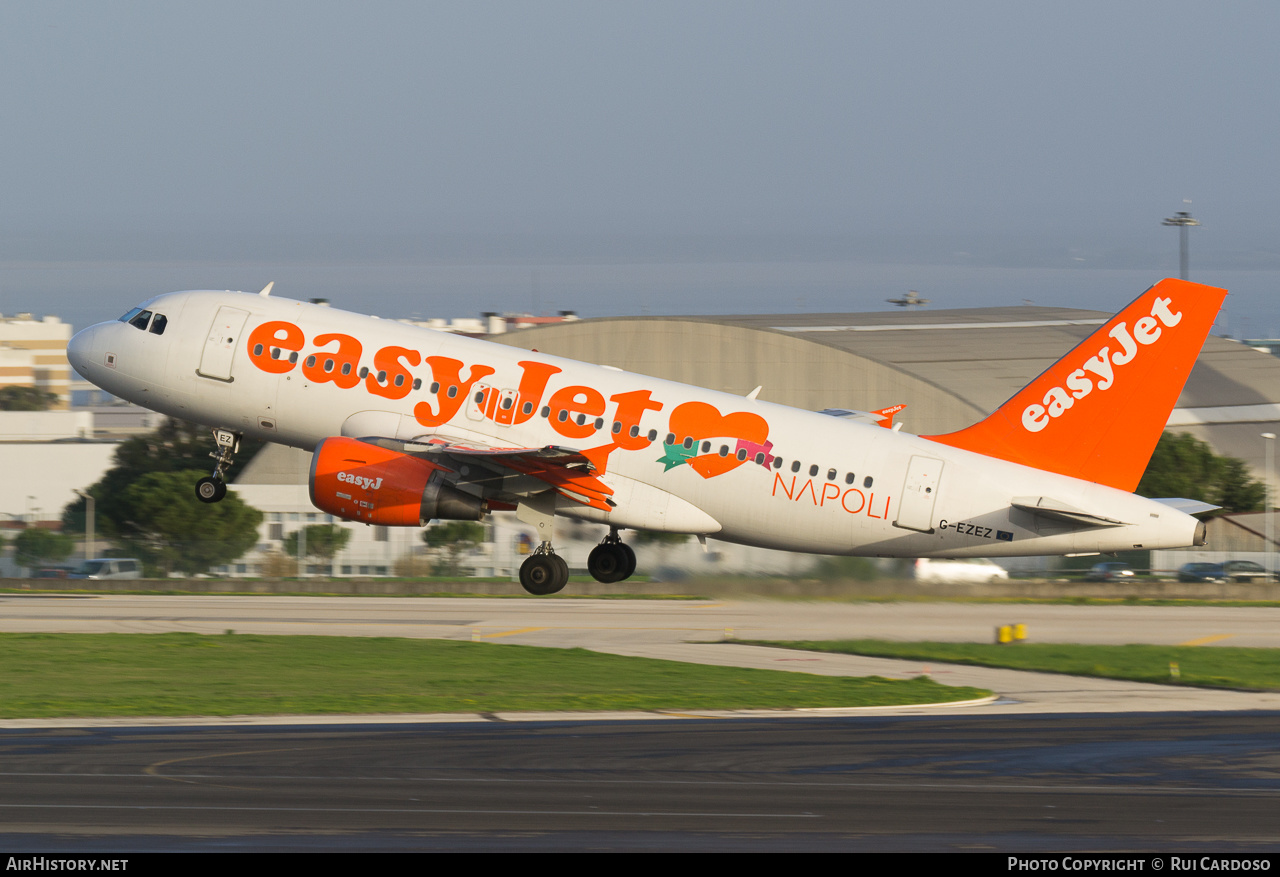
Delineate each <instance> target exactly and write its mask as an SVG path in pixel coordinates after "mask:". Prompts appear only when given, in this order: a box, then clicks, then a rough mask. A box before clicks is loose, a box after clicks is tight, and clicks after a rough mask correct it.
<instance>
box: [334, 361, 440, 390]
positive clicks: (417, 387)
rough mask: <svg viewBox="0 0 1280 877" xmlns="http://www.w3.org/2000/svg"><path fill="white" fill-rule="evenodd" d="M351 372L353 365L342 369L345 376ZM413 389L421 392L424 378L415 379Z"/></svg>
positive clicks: (347, 365)
mask: <svg viewBox="0 0 1280 877" xmlns="http://www.w3.org/2000/svg"><path fill="white" fill-rule="evenodd" d="M350 371H351V363H347V364H346V365H344V366H343V367H342V373H343V374H344V375H345V374H347V373H348V372H350ZM413 388H414V389H415V390H421V389H422V378H414V379H413Z"/></svg>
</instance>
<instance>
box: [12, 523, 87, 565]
mask: <svg viewBox="0 0 1280 877" xmlns="http://www.w3.org/2000/svg"><path fill="white" fill-rule="evenodd" d="M75 544H76V543H75V540H74V539H72V538H71V537H70V536H68V535H67V534H66V533H55V532H54V531H52V530H42V529H40V528H39V527H29V528H27V529H26V530H23V531H22V532H21V533H19V534H18V537H17V538H16V539H14V540H13V559H14V560H15V561H17V563H18V565H19V566H26V567H37V566H43V565H44V564H45V563H48V562H52V563H58V562H60V561H63V560H66V559H67V558H68V557H70V556H71V552H72V551H74V550H75Z"/></svg>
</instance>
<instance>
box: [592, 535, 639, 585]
mask: <svg viewBox="0 0 1280 877" xmlns="http://www.w3.org/2000/svg"><path fill="white" fill-rule="evenodd" d="M635 571H636V553H635V552H634V551H632V550H631V546H630V545H627V544H626V543H625V542H623V541H622V540H621V539H619V538H618V531H617V530H616V529H613V528H610V530H609V535H608V536H605V537H604V541H603V542H601V543H600V544H599V545H597V546H596V547H595V548H593V549H591V554H589V555H588V556H587V572H589V573H591V577H592V578H593V579H595V580H596V581H597V582H602V583H604V584H611V583H612V582H620V581H622V580H623V579H627V578H630V577H631V574H632V573H634V572H635Z"/></svg>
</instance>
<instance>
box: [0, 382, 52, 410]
mask: <svg viewBox="0 0 1280 877" xmlns="http://www.w3.org/2000/svg"><path fill="white" fill-rule="evenodd" d="M57 401H58V395H57V394H56V393H49V392H46V391H44V390H42V389H40V388H39V387H19V386H9V387H0V411H48V410H49V409H50V408H52V407H53V403H55V402H57Z"/></svg>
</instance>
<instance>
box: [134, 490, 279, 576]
mask: <svg viewBox="0 0 1280 877" xmlns="http://www.w3.org/2000/svg"><path fill="white" fill-rule="evenodd" d="M201 474H202V473H201V472H199V471H191V470H188V471H179V472H152V473H151V474H150V475H144V476H143V477H142V478H140V479H138V480H137V481H136V482H135V483H134V484H132V485H131V486H130V487H129V488H128V489H126V490H125V491H124V496H123V498H122V502H121V508H123V509H125V511H126V512H127V514H128V517H127V518H124V519H123V520H117V521H115V522H114V523H115V530H116V538H117V539H118V540H119V541H120V542H121V544H122V545H124V546H125V547H126V548H127V550H128V551H129V552H130V553H131V554H133V555H135V556H136V557H138V558H141V560H142V561H143V563H145V564H146V565H147V566H148V567H149V568H150V569H151V570H153V571H158V572H161V573H164V574H168V573H170V572H184V573H188V574H194V573H202V572H205V571H207V570H208V569H209V567H211V566H218V565H220V564H224V563H230V562H231V561H233V560H235V559H236V558H237V557H240V556H241V555H242V554H244V553H245V552H246V551H248V550H249V549H250V548H252V547H253V546H254V544H255V543H256V542H257V541H258V525H259V524H261V523H262V512H260V511H258V510H257V509H255V508H253V507H252V506H248V505H246V504H245V503H244V501H243V500H241V499H240V497H238V496H237V495H236V494H235V492H234V491H228V492H227V495H226V497H225V498H223V500H222V501H221V502H218V503H214V504H211V505H206V504H205V503H202V502H200V501H199V500H198V499H196V495H195V491H194V490H193V489H192V485H193V484H195V482H196V479H197V478H199V477H200V475H201Z"/></svg>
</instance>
